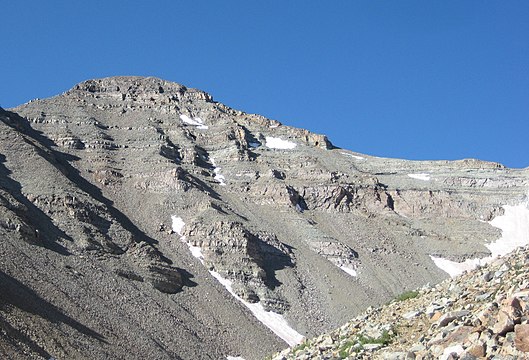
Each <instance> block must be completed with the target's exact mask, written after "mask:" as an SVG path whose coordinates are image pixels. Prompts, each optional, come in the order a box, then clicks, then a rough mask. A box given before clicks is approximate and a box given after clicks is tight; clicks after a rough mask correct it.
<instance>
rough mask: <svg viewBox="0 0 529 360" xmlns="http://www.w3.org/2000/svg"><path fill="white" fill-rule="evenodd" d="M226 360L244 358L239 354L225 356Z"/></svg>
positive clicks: (242, 359)
mask: <svg viewBox="0 0 529 360" xmlns="http://www.w3.org/2000/svg"><path fill="white" fill-rule="evenodd" d="M226 360H244V358H242V357H240V356H226Z"/></svg>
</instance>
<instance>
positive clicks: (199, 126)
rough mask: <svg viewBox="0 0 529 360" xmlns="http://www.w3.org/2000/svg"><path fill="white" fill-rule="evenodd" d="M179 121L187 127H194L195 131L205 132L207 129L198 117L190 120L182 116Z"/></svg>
mask: <svg viewBox="0 0 529 360" xmlns="http://www.w3.org/2000/svg"><path fill="white" fill-rule="evenodd" d="M180 119H181V120H182V121H183V122H185V123H186V124H188V125H192V126H196V127H197V129H201V130H206V129H207V128H208V126H207V125H204V121H202V119H201V118H199V117H195V118H194V119H191V118H190V117H189V116H187V115H184V114H182V115H180Z"/></svg>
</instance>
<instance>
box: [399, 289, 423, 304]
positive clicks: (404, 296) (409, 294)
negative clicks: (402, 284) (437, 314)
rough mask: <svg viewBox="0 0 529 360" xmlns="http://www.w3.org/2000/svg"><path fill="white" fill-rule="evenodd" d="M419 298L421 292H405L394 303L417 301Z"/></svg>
mask: <svg viewBox="0 0 529 360" xmlns="http://www.w3.org/2000/svg"><path fill="white" fill-rule="evenodd" d="M417 296H419V292H418V291H416V290H410V291H405V292H403V293H402V294H400V295H399V296H397V297H396V298H395V300H394V302H399V301H404V300H408V299H415V298H416V297H417Z"/></svg>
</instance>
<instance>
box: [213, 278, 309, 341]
mask: <svg viewBox="0 0 529 360" xmlns="http://www.w3.org/2000/svg"><path fill="white" fill-rule="evenodd" d="M210 273H211V275H213V277H214V278H215V279H217V280H218V282H219V283H221V284H222V285H224V287H225V288H226V290H228V292H229V293H230V294H231V295H232V296H233V297H234V298H236V299H237V300H239V301H240V302H241V303H243V305H244V306H246V307H247V308H248V309H249V310H250V311H251V312H252V314H253V315H254V316H255V317H256V318H257V320H259V321H260V322H262V323H263V324H264V325H265V326H266V327H268V328H269V329H270V330H272V331H273V332H274V334H276V335H277V336H279V337H280V338H281V339H283V340H284V341H285V342H286V343H287V344H288V345H289V346H294V345H296V344H299V343H301V342H302V341H303V339H304V338H305V337H304V336H303V335H301V334H300V333H298V332H297V331H296V330H294V329H293V328H291V327H290V325H289V324H288V322H287V321H286V319H285V318H284V317H283V315H281V314H278V313H275V312H273V311H266V310H265V309H264V308H263V305H261V303H255V304H251V303H249V302H247V301H244V300H243V299H242V298H241V297H239V296H238V295H237V294H235V292H234V291H233V289H232V282H231V281H230V280H228V279H225V278H223V277H222V276H221V275H220V274H219V273H218V272H216V271H210Z"/></svg>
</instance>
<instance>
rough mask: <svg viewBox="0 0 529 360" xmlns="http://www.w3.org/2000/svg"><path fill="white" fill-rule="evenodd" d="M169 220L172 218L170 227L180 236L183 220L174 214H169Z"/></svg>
mask: <svg viewBox="0 0 529 360" xmlns="http://www.w3.org/2000/svg"><path fill="white" fill-rule="evenodd" d="M171 220H173V225H172V229H173V231H174V232H175V233H177V234H178V235H180V236H182V229H183V228H184V225H185V223H184V220H182V218H181V217H178V216H176V215H173V216H171Z"/></svg>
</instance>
